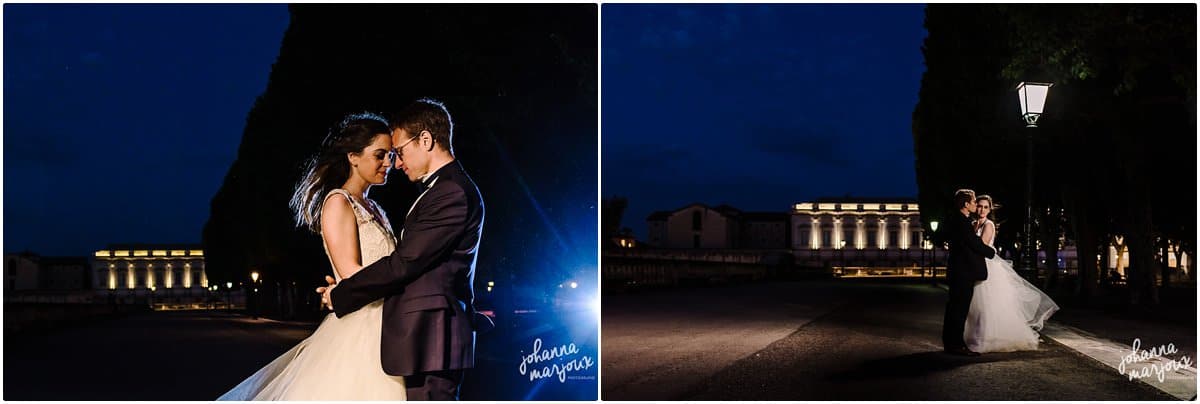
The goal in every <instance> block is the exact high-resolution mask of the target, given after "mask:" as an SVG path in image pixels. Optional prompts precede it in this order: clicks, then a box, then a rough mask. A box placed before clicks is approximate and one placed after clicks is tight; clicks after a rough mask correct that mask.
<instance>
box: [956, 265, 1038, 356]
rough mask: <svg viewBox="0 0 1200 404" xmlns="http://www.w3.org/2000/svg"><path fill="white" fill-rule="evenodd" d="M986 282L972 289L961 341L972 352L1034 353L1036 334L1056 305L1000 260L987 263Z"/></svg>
mask: <svg viewBox="0 0 1200 404" xmlns="http://www.w3.org/2000/svg"><path fill="white" fill-rule="evenodd" d="M987 271H988V279H987V280H985V281H983V282H979V283H977V284H976V285H975V294H974V296H973V297H972V298H971V308H970V311H968V312H967V324H966V327H965V328H964V332H963V339H964V340H965V341H966V343H967V347H968V348H970V349H971V350H972V351H975V352H1012V351H1027V350H1036V349H1037V345H1038V334H1037V331H1039V330H1041V329H1042V326H1044V325H1045V324H1046V320H1047V319H1048V318H1050V316H1051V315H1052V314H1054V312H1056V311H1058V305H1057V304H1055V303H1054V301H1053V300H1051V299H1050V296H1047V295H1046V294H1045V293H1042V291H1041V290H1040V289H1038V288H1037V287H1036V286H1033V284H1031V283H1029V281H1026V280H1025V279H1024V278H1021V277H1020V276H1019V275H1017V272H1016V271H1014V270H1013V267H1012V264H1010V263H1009V262H1008V261H1005V260H1002V259H1000V258H991V259H988V260H987Z"/></svg>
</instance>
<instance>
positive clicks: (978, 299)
mask: <svg viewBox="0 0 1200 404" xmlns="http://www.w3.org/2000/svg"><path fill="white" fill-rule="evenodd" d="M954 206H955V208H956V209H957V211H956V212H954V213H951V214H950V219H949V220H947V222H948V223H946V227H945V230H946V233H947V234H946V240H947V241H948V242H949V243H950V257H949V258H948V260H947V264H946V275H947V278H948V279H947V280H948V283H949V284H950V300H949V302H947V303H946V316H945V320H944V322H943V323H942V346H943V348H944V349H945V351H946V352H947V353H950V354H955V355H965V356H978V355H979V353H981V352H1012V351H1025V350H1036V349H1037V345H1038V333H1037V331H1039V330H1041V329H1042V326H1043V325H1044V324H1045V322H1046V319H1048V318H1050V315H1052V314H1054V312H1056V311H1058V305H1057V304H1055V303H1054V301H1053V300H1050V297H1049V296H1046V294H1045V293H1042V291H1041V290H1039V289H1038V288H1037V287H1035V286H1033V284H1031V283H1029V281H1026V280H1025V279H1024V278H1021V277H1020V276H1019V275H1017V272H1016V271H1014V270H1013V267H1012V264H1010V263H1009V262H1008V261H1005V260H1002V259H1000V257H997V256H996V249H995V247H993V245H994V241H995V239H996V223H995V221H994V217H995V216H994V215H993V214H992V212H993V211H994V210H995V209H996V207H997V206H996V205H995V204H994V203H993V201H992V198H991V197H989V196H987V195H980V196H979V198H976V197H975V191H972V190H969V189H960V190H958V192H955V194H954Z"/></svg>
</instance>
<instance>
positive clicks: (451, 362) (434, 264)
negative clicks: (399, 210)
mask: <svg viewBox="0 0 1200 404" xmlns="http://www.w3.org/2000/svg"><path fill="white" fill-rule="evenodd" d="M426 183H427V184H432V185H430V187H429V188H428V189H427V190H426V191H425V192H424V193H423V194H422V195H421V196H420V197H419V198H418V199H417V201H416V202H415V203H414V205H413V207H412V211H411V212H409V214H408V217H407V219H405V221H404V230H403V232H402V233H401V237H400V238H401V239H400V240H398V243H397V245H396V250H395V251H394V252H393V253H392V254H391V255H390V256H387V257H383V258H382V259H380V260H379V261H376V262H375V263H372V264H370V265H367V266H366V267H365V268H363V269H362V270H360V271H359V272H358V273H355V274H354V276H351V277H350V278H348V279H344V280H342V281H341V282H340V283H339V284H338V285H337V287H336V288H334V289H333V292H331V294H330V299H331V300H332V302H333V308H334V310H335V313H336V314H337V316H338V317H342V316H345V315H346V314H349V313H352V312H354V311H355V310H358V309H359V308H361V307H363V306H365V305H367V304H368V303H370V302H373V301H375V300H378V299H380V298H386V300H385V301H384V305H383V341H382V347H381V356H382V360H383V370H384V371H385V372H387V374H389V375H393V376H411V375H414V374H416V373H421V372H432V371H439V370H455V369H464V368H470V367H473V366H474V364H475V358H474V356H475V330H474V328H473V327H472V317H473V315H474V314H475V309H474V299H475V292H474V290H473V289H472V284H473V283H474V281H475V254H476V252H477V251H478V250H479V239H480V237H481V235H482V231H483V200H482V199H481V198H480V196H479V189H478V188H476V187H475V182H473V181H471V178H470V177H468V176H467V174H466V172H464V171H463V168H462V165H460V164H459V163H458V162H457V161H454V162H451V163H450V164H447V165H445V166H443V167H442V168H440V169H438V170H437V171H436V172H434V173H433V174H432V175H431V176H430V177H429V178H428V179H427V182H426Z"/></svg>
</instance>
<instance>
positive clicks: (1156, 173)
mask: <svg viewBox="0 0 1200 404" xmlns="http://www.w3.org/2000/svg"><path fill="white" fill-rule="evenodd" d="M1195 21H1196V5H1195V4H1179V5H1132V4H1089V5H1030V4H1009V5H999V4H997V5H930V6H928V8H927V9H926V19H925V27H926V29H927V31H928V37H927V38H926V40H925V43H924V46H923V47H922V50H923V52H924V54H925V64H926V72H925V74H924V77H923V78H922V81H921V90H920V98H919V103H918V105H917V107H916V109H915V111H914V113H913V141H914V146H915V147H914V148H915V154H916V156H915V157H916V170H917V184H918V189H919V199H920V203H921V209H922V215H923V216H924V217H930V218H936V217H942V216H944V215H946V214H948V212H949V211H950V208H951V206H950V205H951V197H952V195H953V192H954V191H955V190H956V189H958V188H972V189H975V190H976V191H977V192H983V193H988V194H991V195H993V196H994V197H996V198H997V202H998V203H999V204H1001V205H1004V206H1007V207H1008V209H1001V210H1000V211H999V212H997V213H998V214H999V216H1000V223H1001V227H1002V229H1001V232H1000V236H999V237H1000V238H999V240H998V242H1000V244H1001V245H1008V246H1012V245H1014V244H1015V242H1016V240H1019V238H1018V233H1019V232H1020V229H1022V228H1023V224H1024V223H1023V222H1024V220H1025V218H1024V216H1025V215H1024V199H1025V198H1024V189H1025V164H1027V162H1026V160H1025V157H1024V155H1025V153H1024V152H1025V139H1026V136H1027V135H1028V134H1029V132H1028V131H1030V130H1033V131H1034V133H1033V134H1032V136H1033V138H1034V140H1035V155H1034V167H1035V172H1034V184H1033V185H1034V200H1033V207H1034V211H1035V212H1037V218H1036V219H1035V223H1034V224H1035V229H1036V231H1037V232H1038V237H1039V239H1040V240H1041V241H1042V246H1043V248H1045V249H1046V256H1047V257H1055V256H1056V252H1057V251H1056V249H1057V246H1058V245H1059V243H1058V240H1059V237H1060V236H1063V237H1065V238H1066V239H1069V240H1073V241H1074V242H1075V245H1076V248H1077V249H1078V256H1079V257H1080V260H1079V265H1080V277H1079V278H1078V282H1077V283H1076V284H1074V285H1073V286H1074V287H1075V292H1076V293H1077V294H1078V295H1079V296H1081V297H1082V298H1084V299H1086V298H1088V297H1092V296H1096V295H1097V292H1098V290H1097V289H1098V286H1099V282H1100V278H1101V276H1102V275H1103V272H1102V271H1101V269H1102V268H1101V267H1100V265H1104V264H1105V263H1099V265H1098V263H1097V260H1093V259H1090V258H1091V257H1097V256H1100V257H1101V259H1104V258H1106V257H1107V256H1108V254H1107V246H1109V245H1116V246H1118V248H1120V249H1122V250H1124V249H1127V250H1128V251H1129V253H1130V267H1129V268H1128V269H1127V276H1128V280H1129V285H1130V287H1129V291H1130V294H1129V301H1130V303H1132V304H1139V303H1143V302H1146V303H1157V302H1158V298H1159V296H1158V292H1159V287H1166V285H1167V284H1168V280H1169V277H1170V274H1169V272H1168V271H1167V270H1166V265H1165V262H1166V253H1167V251H1168V248H1171V247H1173V248H1174V251H1175V252H1176V254H1178V255H1177V256H1176V258H1177V259H1178V258H1181V254H1182V253H1183V252H1184V251H1186V252H1187V254H1188V257H1189V258H1190V259H1194V257H1195V253H1196V244H1195V242H1196V229H1195V223H1196V187H1195V186H1196V171H1195V169H1196V81H1195V79H1196V24H1195ZM1021 81H1041V82H1052V83H1055V86H1054V87H1053V88H1052V89H1051V91H1050V96H1049V98H1048V100H1047V105H1046V113H1045V115H1044V116H1043V118H1042V120H1041V121H1040V122H1039V127H1038V128H1037V129H1027V128H1025V127H1024V123H1023V122H1022V121H1021V120H1020V106H1019V104H1018V100H1017V97H1016V94H1015V91H1014V88H1015V86H1016V84H1017V83H1019V82H1021ZM1046 264H1047V265H1049V266H1050V269H1051V271H1049V272H1048V273H1050V274H1052V275H1051V277H1050V279H1048V282H1049V283H1054V282H1057V278H1056V277H1057V274H1058V271H1056V270H1054V269H1055V268H1054V265H1056V262H1055V260H1054V259H1053V258H1051V259H1048V260H1047V263H1046ZM1189 266H1190V267H1191V268H1195V266H1194V264H1189ZM1156 278H1161V279H1162V281H1161V283H1159V282H1156ZM1159 285H1161V286H1159Z"/></svg>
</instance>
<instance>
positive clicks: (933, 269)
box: [925, 220, 938, 285]
mask: <svg viewBox="0 0 1200 404" xmlns="http://www.w3.org/2000/svg"><path fill="white" fill-rule="evenodd" d="M929 229H930V230H933V232H934V233H937V229H938V221H937V220H933V221H930V222H929ZM929 239H930V237H925V240H929ZM929 253H930V255H932V257H931V258H930V259H929V261H930V262H929V280H930V281H932V282H933V284H934V285H936V284H937V248H935V247H934V246H933V244H929Z"/></svg>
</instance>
